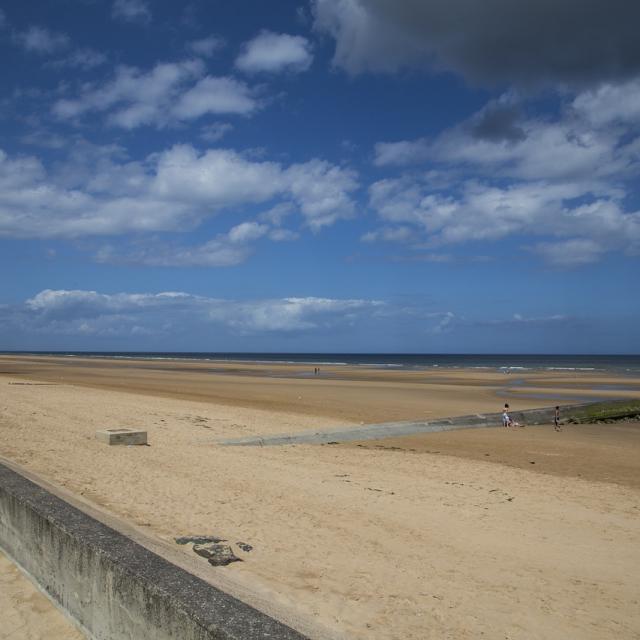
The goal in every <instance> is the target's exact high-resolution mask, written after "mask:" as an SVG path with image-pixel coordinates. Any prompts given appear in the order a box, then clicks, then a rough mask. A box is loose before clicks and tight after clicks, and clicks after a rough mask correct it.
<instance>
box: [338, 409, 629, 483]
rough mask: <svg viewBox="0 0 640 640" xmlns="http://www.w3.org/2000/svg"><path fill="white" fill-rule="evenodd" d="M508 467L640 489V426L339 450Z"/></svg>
mask: <svg viewBox="0 0 640 640" xmlns="http://www.w3.org/2000/svg"><path fill="white" fill-rule="evenodd" d="M340 446H343V447H358V448H363V449H378V450H382V451H393V452H402V453H410V454H411V453H412V454H416V455H421V454H428V455H432V456H433V455H438V456H456V457H457V458H465V459H468V460H480V461H483V462H491V463H494V464H500V465H507V466H509V467H513V468H516V469H524V470H526V471H531V472H534V473H545V474H551V475H554V476H559V477H561V478H562V477H567V478H582V479H584V480H593V481H597V482H615V483H617V484H621V485H624V486H627V487H633V488H635V489H640V423H637V422H636V423H629V422H619V423H612V424H595V425H591V424H581V425H573V424H569V425H563V426H562V427H561V431H560V432H556V431H554V428H553V426H551V425H549V426H534V427H525V428H519V427H515V428H511V429H504V428H503V427H496V428H494V429H469V430H464V431H445V432H440V433H427V434H420V435H414V436H404V437H401V438H386V439H384V440H373V441H372V440H369V441H367V442H356V443H348V444H343V445H340Z"/></svg>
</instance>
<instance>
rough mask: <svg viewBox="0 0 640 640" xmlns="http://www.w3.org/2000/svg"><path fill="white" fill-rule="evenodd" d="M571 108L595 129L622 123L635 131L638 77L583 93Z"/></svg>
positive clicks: (639, 116) (639, 98) (638, 112)
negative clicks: (630, 126)
mask: <svg viewBox="0 0 640 640" xmlns="http://www.w3.org/2000/svg"><path fill="white" fill-rule="evenodd" d="M573 108H574V109H575V110H576V111H577V113H578V114H580V115H581V116H582V117H583V118H585V119H586V120H587V121H588V122H590V123H591V124H593V125H594V126H596V127H598V126H599V127H602V126H603V125H609V124H620V123H624V124H627V125H632V126H634V128H636V129H637V128H638V124H639V123H640V77H637V78H633V79H631V80H628V81H627V82H620V83H615V84H614V83H606V84H602V85H600V86H598V87H596V88H594V89H590V90H588V91H584V92H583V93H581V94H579V95H578V96H577V97H576V98H575V100H574V101H573Z"/></svg>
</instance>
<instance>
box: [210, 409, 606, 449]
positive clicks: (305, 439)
mask: <svg viewBox="0 0 640 640" xmlns="http://www.w3.org/2000/svg"><path fill="white" fill-rule="evenodd" d="M591 404H593V403H591V402H587V403H582V404H572V405H564V406H563V407H561V415H567V414H569V413H571V412H573V411H575V410H576V409H581V408H583V407H588V406H590V405H591ZM554 412H555V407H543V408H541V409H527V410H525V411H512V412H509V415H510V416H511V419H512V420H515V421H516V422H518V423H520V424H522V425H535V424H553V416H554ZM501 424H502V414H501V413H477V414H473V415H469V416H456V417H454V418H442V419H440V420H428V421H427V420H425V421H414V422H384V423H381V424H368V425H363V426H360V427H346V428H344V429H332V430H327V431H311V432H309V431H306V432H302V433H288V434H287V433H283V434H278V435H273V436H265V437H262V438H261V437H256V436H252V437H249V438H236V439H233V440H222V441H221V442H220V443H219V444H222V445H229V446H245V447H248V446H254V447H255V446H275V445H283V444H327V443H329V442H353V441H354V440H378V439H379V438H395V437H398V436H410V435H414V434H416V433H434V432H437V431H451V430H453V429H480V428H486V427H499V426H501Z"/></svg>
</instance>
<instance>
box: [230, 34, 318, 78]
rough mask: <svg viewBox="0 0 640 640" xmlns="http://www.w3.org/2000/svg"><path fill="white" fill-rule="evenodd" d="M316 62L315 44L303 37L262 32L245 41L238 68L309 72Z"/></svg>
mask: <svg viewBox="0 0 640 640" xmlns="http://www.w3.org/2000/svg"><path fill="white" fill-rule="evenodd" d="M312 61H313V55H312V53H311V44H310V42H309V41H308V40H307V39H306V38H303V37H302V36H291V35H288V34H285V33H273V32H271V31H262V32H261V33H260V34H259V35H257V36H256V37H255V38H254V39H253V40H250V41H249V42H247V43H245V45H244V46H243V51H242V53H241V54H240V55H239V56H238V58H237V59H236V62H235V65H236V68H238V69H240V70H241V71H244V72H246V73H257V72H269V73H278V72H281V71H291V72H301V71H306V70H307V69H308V68H309V67H310V66H311V62H312Z"/></svg>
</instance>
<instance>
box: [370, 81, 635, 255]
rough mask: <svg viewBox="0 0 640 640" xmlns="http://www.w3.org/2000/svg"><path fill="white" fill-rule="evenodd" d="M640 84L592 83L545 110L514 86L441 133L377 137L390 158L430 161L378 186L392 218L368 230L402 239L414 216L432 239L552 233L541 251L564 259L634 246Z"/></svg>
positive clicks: (379, 202)
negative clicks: (544, 113) (529, 107)
mask: <svg viewBox="0 0 640 640" xmlns="http://www.w3.org/2000/svg"><path fill="white" fill-rule="evenodd" d="M637 88H638V86H637V82H635V81H633V82H631V81H629V82H624V83H619V84H616V85H613V84H607V85H603V86H601V87H599V88H598V89H593V90H587V91H584V92H582V93H580V94H578V95H577V96H576V97H575V98H572V99H571V100H570V101H567V102H565V103H564V104H562V105H561V108H560V110H559V112H558V114H557V115H556V116H555V117H546V118H543V117H532V116H529V115H525V114H524V113H522V111H521V108H520V105H519V103H518V98H517V96H516V95H515V94H505V95H503V96H502V97H501V98H499V99H497V100H494V101H491V102H490V103H489V104H487V105H486V106H485V107H484V108H483V109H481V110H480V111H479V112H478V113H476V114H474V115H473V116H472V117H471V118H469V119H468V120H466V121H464V122H462V123H460V124H458V125H456V126H454V127H452V128H450V129H447V130H445V131H443V132H442V133H440V134H439V135H437V136H435V137H434V138H418V139H415V140H402V141H398V142H390V143H379V144H377V145H376V147H375V160H374V162H375V164H376V165H378V166H379V167H410V166H414V167H422V168H426V169H427V171H426V172H424V173H422V174H421V175H416V173H415V170H412V172H411V173H407V174H406V175H405V176H404V177H401V178H393V179H387V180H380V181H378V182H377V183H375V184H374V185H373V186H372V187H371V189H370V196H371V200H370V202H371V205H372V206H373V208H374V209H375V210H376V211H377V212H378V213H379V215H380V218H381V220H382V221H383V223H384V225H385V226H384V227H382V228H381V229H378V230H374V231H370V232H369V233H367V234H365V236H364V237H363V239H364V240H365V241H380V240H382V241H390V240H391V241H393V240H402V238H403V236H404V235H406V233H407V232H406V228H407V224H408V223H413V224H414V225H416V226H417V227H418V228H419V229H421V230H422V232H423V234H424V236H423V237H426V238H428V242H429V243H430V244H431V245H432V246H433V245H434V244H439V243H462V242H471V241H474V240H485V241H493V240H498V239H501V238H505V237H507V236H513V235H523V234H525V235H531V236H547V239H546V240H544V241H541V242H539V243H538V244H536V245H533V246H532V247H530V249H531V251H532V253H533V254H534V255H537V256H539V257H541V258H542V259H543V260H544V261H545V262H547V263H548V264H550V265H552V266H557V267H568V266H581V265H584V264H589V263H591V262H595V261H597V260H598V259H600V258H601V257H603V256H604V255H605V253H607V252H609V251H623V252H624V253H626V254H631V255H635V254H636V253H637V252H638V249H639V246H640V245H639V242H640V226H639V225H640V213H639V212H638V211H634V210H633V208H631V209H629V208H628V207H625V204H626V202H625V198H626V196H627V194H628V192H629V189H628V185H632V184H633V183H634V182H635V181H636V180H637V177H638V175H639V174H640V136H639V135H638V125H637V120H636V119H635V118H636V110H637V109H640V103H638V100H637V95H636V89H637ZM638 114H640V111H638ZM447 174H449V176H450V179H449V181H448V182H447V181H446V180H444V181H443V179H442V178H443V175H444V176H446V175H447ZM390 222H393V223H395V224H394V226H389V223H390ZM413 242H414V243H415V242H417V240H416V239H415V238H414V239H413Z"/></svg>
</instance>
